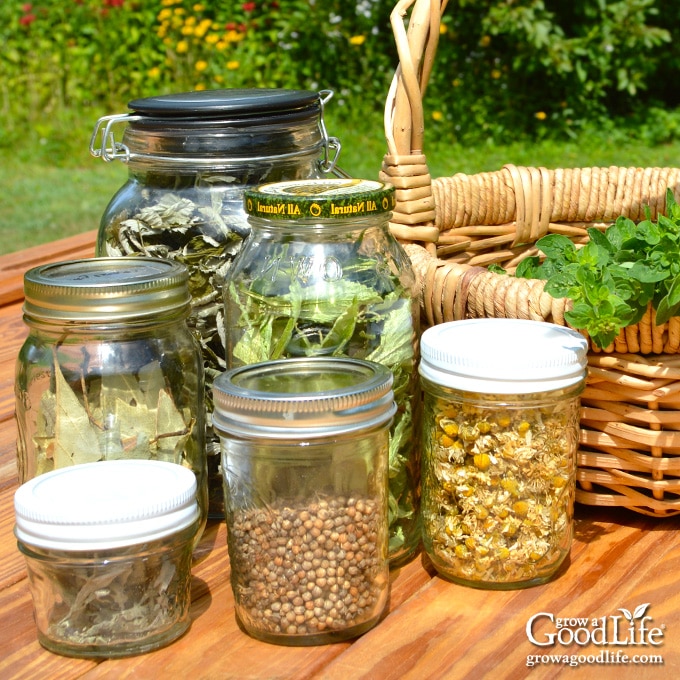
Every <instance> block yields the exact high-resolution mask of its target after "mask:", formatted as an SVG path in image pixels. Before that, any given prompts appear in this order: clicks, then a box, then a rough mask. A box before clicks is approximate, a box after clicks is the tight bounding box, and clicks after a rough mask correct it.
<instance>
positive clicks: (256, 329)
mask: <svg viewBox="0 0 680 680" xmlns="http://www.w3.org/2000/svg"><path fill="white" fill-rule="evenodd" d="M245 204H246V210H247V212H248V214H249V216H250V226H251V233H250V235H249V236H248V238H247V239H246V241H245V242H244V244H243V248H242V249H241V251H240V253H239V255H238V256H237V258H236V259H235V260H234V263H233V265H232V267H231V269H230V271H229V274H228V277H227V281H226V283H225V306H226V313H225V323H226V331H225V333H226V340H227V360H228V362H229V366H230V367H236V366H242V365H248V364H253V363H258V362H263V361H270V360H277V359H289V358H293V357H305V356H307V357H311V356H327V357H341V356H345V357H353V358H358V359H367V360H369V361H375V362H377V363H380V364H383V365H384V366H386V367H387V368H389V369H390V370H391V371H392V373H393V375H394V393H395V400H396V402H397V414H396V416H395V418H394V422H393V425H392V429H391V435H390V471H389V492H390V493H389V498H390V506H389V507H390V515H389V517H390V551H389V552H390V563H391V565H392V566H399V565H400V564H402V563H404V562H406V561H408V560H409V559H411V558H412V557H413V556H414V555H415V553H416V552H417V550H418V548H419V546H420V525H419V512H418V509H419V508H418V504H419V488H420V487H419V484H420V469H419V447H418V437H417V433H418V424H417V423H418V417H419V407H420V399H419V386H418V375H417V363H418V358H417V346H418V320H419V315H418V305H417V299H416V295H415V285H416V284H415V276H414V273H413V270H412V268H411V263H410V261H409V259H408V256H407V255H406V253H405V252H404V250H403V248H402V247H401V245H400V244H399V243H398V242H397V240H396V239H395V238H394V237H393V236H392V235H391V233H390V231H389V229H388V224H389V218H390V215H391V212H390V211H391V210H392V208H393V206H394V188H393V187H392V186H390V185H387V184H383V183H381V182H374V181H369V180H359V179H326V180H305V181H291V182H278V183H274V184H266V185H261V186H259V187H256V188H253V189H249V190H247V191H246V192H245Z"/></svg>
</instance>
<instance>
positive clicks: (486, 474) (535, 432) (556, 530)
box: [422, 378, 583, 590]
mask: <svg viewBox="0 0 680 680" xmlns="http://www.w3.org/2000/svg"><path fill="white" fill-rule="evenodd" d="M422 382H423V388H424V412H423V428H422V432H423V471H422V522H423V545H424V549H425V551H426V552H427V554H428V556H429V557H430V559H431V560H432V563H433V564H434V566H435V568H436V569H437V571H438V572H439V573H440V574H441V575H442V576H444V577H446V578H449V579H451V580H452V581H455V582H457V583H461V584H463V585H468V586H475V587H479V588H490V589H497V590H504V589H514V588H523V587H528V586H533V585H538V584H541V583H545V582H546V581H548V580H549V579H550V578H552V577H553V576H554V575H555V573H556V572H557V570H558V569H559V567H560V565H561V564H562V562H563V561H564V559H565V557H566V556H567V555H568V554H569V550H570V546H571V541H572V535H573V505H574V494H575V476H576V451H577V447H578V434H579V416H580V400H579V394H580V393H581V391H582V390H583V382H579V383H577V384H576V385H575V386H571V387H569V388H565V389H559V390H554V391H550V392H544V393H539V394H536V393H534V394H520V395H507V394H503V395H493V394H476V393H471V392H464V391H459V390H455V389H451V388H449V387H444V386H442V385H439V384H435V383H433V382H431V381H430V380H427V379H425V378H423V379H422Z"/></svg>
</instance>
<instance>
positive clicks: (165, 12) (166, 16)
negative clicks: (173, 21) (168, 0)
mask: <svg viewBox="0 0 680 680" xmlns="http://www.w3.org/2000/svg"><path fill="white" fill-rule="evenodd" d="M171 16H172V10H171V9H167V8H166V9H162V10H161V11H160V12H159V13H158V16H157V17H156V18H157V19H158V21H163V19H169V18H170V17H171Z"/></svg>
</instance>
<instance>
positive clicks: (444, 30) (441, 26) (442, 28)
mask: <svg viewBox="0 0 680 680" xmlns="http://www.w3.org/2000/svg"><path fill="white" fill-rule="evenodd" d="M448 32H449V27H448V26H447V25H446V24H439V35H444V34H445V33H448Z"/></svg>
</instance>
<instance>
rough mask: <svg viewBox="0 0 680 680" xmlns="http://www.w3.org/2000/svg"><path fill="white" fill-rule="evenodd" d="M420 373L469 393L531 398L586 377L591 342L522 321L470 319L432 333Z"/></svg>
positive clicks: (424, 338)
mask: <svg viewBox="0 0 680 680" xmlns="http://www.w3.org/2000/svg"><path fill="white" fill-rule="evenodd" d="M420 352H421V362H420V374H421V376H422V377H424V378H426V379H428V380H430V381H431V382H434V383H437V384H439V385H443V386H444V387H450V388H453V389H458V390H462V391H466V392H478V393H484V394H531V393H536V392H547V391H551V390H557V389H563V388H566V387H570V386H572V385H575V384H577V383H579V382H580V381H582V380H583V379H584V378H585V376H586V367H587V362H588V356H587V355H588V342H587V340H586V339H585V338H584V337H583V335H581V334H580V333H578V332H576V331H573V330H571V329H569V328H565V327H563V326H558V325H556V324H552V323H545V322H541V321H528V320H520V319H467V320H463V321H450V322H447V323H443V324H440V325H437V326H432V327H431V328H428V329H427V330H426V331H425V332H424V333H423V334H422V337H421V343H420Z"/></svg>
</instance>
